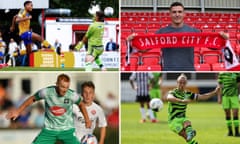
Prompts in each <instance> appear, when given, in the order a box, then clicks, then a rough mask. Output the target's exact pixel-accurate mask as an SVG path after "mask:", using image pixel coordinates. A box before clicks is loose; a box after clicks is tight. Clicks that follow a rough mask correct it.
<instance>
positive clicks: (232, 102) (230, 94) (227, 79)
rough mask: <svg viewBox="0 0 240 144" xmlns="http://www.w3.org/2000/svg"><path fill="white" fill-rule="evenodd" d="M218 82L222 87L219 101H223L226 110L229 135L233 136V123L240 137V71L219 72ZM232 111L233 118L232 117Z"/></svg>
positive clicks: (236, 133)
mask: <svg viewBox="0 0 240 144" xmlns="http://www.w3.org/2000/svg"><path fill="white" fill-rule="evenodd" d="M218 83H219V85H220V87H221V89H220V92H219V94H218V103H222V106H223V109H224V111H225V119H226V124H227V127H228V136H233V131H232V123H233V125H234V128H235V136H237V137H240V134H239V119H238V109H239V100H238V94H239V88H240V87H239V84H240V73H219V75H218ZM231 111H232V115H233V120H232V119H231Z"/></svg>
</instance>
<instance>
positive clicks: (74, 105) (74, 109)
mask: <svg viewBox="0 0 240 144" xmlns="http://www.w3.org/2000/svg"><path fill="white" fill-rule="evenodd" d="M78 111H79V108H78V105H76V104H73V115H74V116H77V112H78Z"/></svg>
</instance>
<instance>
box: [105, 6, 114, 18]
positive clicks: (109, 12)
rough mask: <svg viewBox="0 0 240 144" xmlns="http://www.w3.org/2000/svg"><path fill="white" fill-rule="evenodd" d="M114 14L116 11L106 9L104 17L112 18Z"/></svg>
mask: <svg viewBox="0 0 240 144" xmlns="http://www.w3.org/2000/svg"><path fill="white" fill-rule="evenodd" d="M113 13H114V10H113V8H112V7H106V8H105V9H104V15H105V16H112V15H113Z"/></svg>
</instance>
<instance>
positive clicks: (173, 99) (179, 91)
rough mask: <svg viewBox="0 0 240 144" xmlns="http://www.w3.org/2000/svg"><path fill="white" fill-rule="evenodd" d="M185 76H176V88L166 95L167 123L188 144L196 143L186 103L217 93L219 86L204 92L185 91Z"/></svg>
mask: <svg viewBox="0 0 240 144" xmlns="http://www.w3.org/2000/svg"><path fill="white" fill-rule="evenodd" d="M186 84H187V77H186V76H185V75H184V74H181V75H180V76H179V77H178V78H177V88H175V89H174V90H172V91H170V92H169V94H168V95H167V100H168V124H169V127H170V129H171V130H172V131H174V132H175V133H177V134H178V135H180V136H182V137H183V138H184V139H185V140H186V142H187V143H188V144H197V141H196V140H194V136H195V135H196V131H195V130H193V128H192V125H191V122H190V120H189V119H188V118H187V117H186V109H187V104H188V103H189V102H192V101H194V100H195V101H197V100H206V99H208V98H210V97H212V96H214V95H216V94H217V92H218V90H219V87H217V88H216V89H215V90H214V91H212V92H209V93H206V94H194V93H192V92H189V91H186Z"/></svg>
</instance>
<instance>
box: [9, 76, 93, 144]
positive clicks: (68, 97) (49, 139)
mask: <svg viewBox="0 0 240 144" xmlns="http://www.w3.org/2000/svg"><path fill="white" fill-rule="evenodd" d="M69 86H70V78H69V77H68V76H67V75H65V74H61V75H59V76H58V78H57V83H56V86H50V87H47V88H43V89H41V90H39V91H37V92H36V93H35V94H34V95H33V96H31V97H29V98H28V99H27V100H26V101H25V102H24V103H23V104H22V105H21V106H20V107H19V108H18V109H15V110H12V111H9V113H8V114H7V116H6V117H7V118H8V119H13V120H15V119H16V118H17V117H18V116H19V115H20V114H21V112H22V111H23V110H24V109H25V108H26V107H28V106H30V105H31V104H33V103H34V102H35V101H38V100H41V99H44V100H45V101H44V102H45V121H44V128H43V129H42V131H41V132H40V134H39V135H38V136H37V137H36V138H35V140H34V141H33V143H32V144H55V142H56V140H61V141H63V143H64V144H79V143H80V142H79V141H78V140H77V138H76V136H75V128H74V123H73V104H74V103H75V104H77V105H79V108H80V110H81V111H82V113H83V116H84V119H85V122H86V127H87V128H90V127H91V121H90V120H89V117H88V114H87V110H86V108H85V105H84V103H83V102H82V101H81V100H82V99H81V97H80V96H79V95H77V94H76V93H75V92H74V91H72V90H70V89H69Z"/></svg>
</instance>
